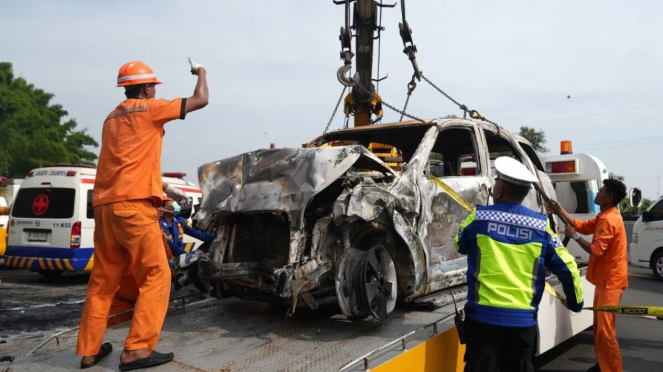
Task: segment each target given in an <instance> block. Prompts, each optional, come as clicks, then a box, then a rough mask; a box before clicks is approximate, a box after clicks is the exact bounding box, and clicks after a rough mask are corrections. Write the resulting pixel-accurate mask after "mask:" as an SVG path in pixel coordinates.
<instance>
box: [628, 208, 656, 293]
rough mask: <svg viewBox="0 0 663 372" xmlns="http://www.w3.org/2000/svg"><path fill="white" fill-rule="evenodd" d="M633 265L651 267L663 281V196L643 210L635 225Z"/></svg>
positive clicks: (631, 255) (632, 243)
mask: <svg viewBox="0 0 663 372" xmlns="http://www.w3.org/2000/svg"><path fill="white" fill-rule="evenodd" d="M631 239H632V240H631V246H630V261H631V265H634V266H639V267H644V268H651V269H652V270H653V272H654V275H655V276H656V278H658V280H660V281H663V198H660V199H658V200H657V201H656V202H654V203H652V205H651V206H650V207H649V209H647V211H645V212H643V213H642V215H641V216H640V217H639V218H638V220H637V221H636V223H635V225H634V226H633V235H632V237H631Z"/></svg>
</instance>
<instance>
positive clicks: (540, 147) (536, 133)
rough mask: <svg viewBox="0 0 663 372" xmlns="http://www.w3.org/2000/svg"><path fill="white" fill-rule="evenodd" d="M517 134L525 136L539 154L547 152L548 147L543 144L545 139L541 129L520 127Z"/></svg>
mask: <svg viewBox="0 0 663 372" xmlns="http://www.w3.org/2000/svg"><path fill="white" fill-rule="evenodd" d="M518 134H520V135H521V136H523V137H525V139H526V140H528V141H529V143H531V144H532V148H533V149H534V151H536V152H538V153H540V154H545V153H546V152H548V149H547V148H546V147H545V146H544V145H545V144H546V142H547V140H546V134H545V133H544V132H543V129H539V130H536V129H534V128H530V127H520V132H519V133H518Z"/></svg>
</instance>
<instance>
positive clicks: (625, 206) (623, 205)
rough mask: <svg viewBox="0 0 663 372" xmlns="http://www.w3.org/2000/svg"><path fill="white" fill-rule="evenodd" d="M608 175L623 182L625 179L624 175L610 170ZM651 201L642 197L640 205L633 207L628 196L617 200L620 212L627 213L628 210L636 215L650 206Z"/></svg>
mask: <svg viewBox="0 0 663 372" xmlns="http://www.w3.org/2000/svg"><path fill="white" fill-rule="evenodd" d="M609 177H610V178H612V179H615V180H617V181H621V182H624V181H625V178H624V176H620V175H618V174H614V173H612V172H610V175H609ZM653 202H654V201H653V200H651V199H648V198H642V200H641V201H640V206H639V207H638V208H633V207H632V206H631V201H630V200H629V199H628V197H627V198H624V200H622V201H621V202H619V210H620V211H621V212H622V213H627V212H628V213H631V214H636V215H637V214H640V213H642V212H644V211H646V210H647V208H649V206H650V205H651V204H652V203H653Z"/></svg>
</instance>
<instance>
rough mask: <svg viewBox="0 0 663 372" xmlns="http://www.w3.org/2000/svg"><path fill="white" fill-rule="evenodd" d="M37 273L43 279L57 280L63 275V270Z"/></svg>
mask: <svg viewBox="0 0 663 372" xmlns="http://www.w3.org/2000/svg"><path fill="white" fill-rule="evenodd" d="M38 273H39V275H41V276H42V277H43V278H44V279H56V278H59V277H60V275H62V274H63V273H64V271H63V270H39V271H38Z"/></svg>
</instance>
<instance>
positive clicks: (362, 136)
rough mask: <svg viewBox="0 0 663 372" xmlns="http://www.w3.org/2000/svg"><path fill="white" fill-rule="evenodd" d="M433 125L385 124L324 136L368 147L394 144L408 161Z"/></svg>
mask: <svg viewBox="0 0 663 372" xmlns="http://www.w3.org/2000/svg"><path fill="white" fill-rule="evenodd" d="M432 126H433V124H406V125H403V124H401V125H390V124H384V125H380V126H369V127H361V128H353V129H351V130H341V131H336V132H332V133H329V134H327V135H325V137H324V138H325V141H327V142H332V141H343V142H344V143H346V144H347V143H348V141H352V142H354V143H355V144H358V145H362V146H364V147H366V148H368V147H369V145H370V144H371V143H379V144H382V145H388V146H393V147H396V148H397V149H398V150H399V151H400V153H401V154H402V159H399V160H402V161H400V162H401V163H407V162H409V161H410V159H411V158H412V155H414V152H415V151H416V150H417V147H419V144H420V143H421V140H422V139H423V138H424V135H425V134H426V131H428V129H430V128H431V127H432Z"/></svg>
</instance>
